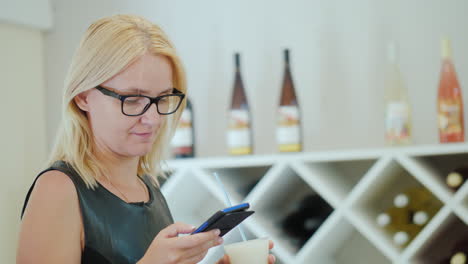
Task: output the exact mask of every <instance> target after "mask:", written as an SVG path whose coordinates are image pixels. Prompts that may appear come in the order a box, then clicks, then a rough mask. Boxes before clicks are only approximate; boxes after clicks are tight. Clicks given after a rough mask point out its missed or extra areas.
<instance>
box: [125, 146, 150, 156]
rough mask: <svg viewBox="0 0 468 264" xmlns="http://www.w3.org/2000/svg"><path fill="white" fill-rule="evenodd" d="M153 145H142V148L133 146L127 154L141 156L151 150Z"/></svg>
mask: <svg viewBox="0 0 468 264" xmlns="http://www.w3.org/2000/svg"><path fill="white" fill-rule="evenodd" d="M151 149H152V148H151V146H144V147H143V146H142V147H140V148H135V147H134V148H132V149H129V150H127V155H128V156H131V157H141V156H144V155H146V154H148V153H150V152H151Z"/></svg>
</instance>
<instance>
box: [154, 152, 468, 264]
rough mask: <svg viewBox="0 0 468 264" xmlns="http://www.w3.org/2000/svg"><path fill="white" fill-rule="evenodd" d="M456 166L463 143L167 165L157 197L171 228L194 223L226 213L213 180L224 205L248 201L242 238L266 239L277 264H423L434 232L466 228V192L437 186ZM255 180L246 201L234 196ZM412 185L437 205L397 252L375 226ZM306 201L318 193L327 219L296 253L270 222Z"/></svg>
mask: <svg viewBox="0 0 468 264" xmlns="http://www.w3.org/2000/svg"><path fill="white" fill-rule="evenodd" d="M459 165H468V144H445V145H434V146H420V147H418V146H415V147H395V148H384V149H367V150H345V151H325V152H307V153H306V152H304V153H291V154H276V155H265V156H256V155H252V156H243V157H219V158H203V159H187V160H173V161H169V162H168V167H169V169H170V170H171V171H172V174H171V176H170V177H169V178H168V180H167V181H166V182H165V183H164V185H163V187H162V191H163V193H164V195H165V197H166V199H167V201H168V204H169V207H170V209H171V211H172V214H173V216H174V219H175V220H176V221H181V222H185V223H188V224H192V225H199V224H201V223H202V222H203V221H204V220H206V219H207V217H209V216H210V215H211V214H213V213H214V212H216V211H217V210H219V209H222V208H224V207H226V205H225V203H224V196H223V193H222V191H221V190H220V189H219V188H218V185H217V182H216V180H215V179H214V176H213V172H217V173H218V174H219V175H220V177H221V179H222V180H223V183H224V185H225V187H226V188H227V190H228V192H229V193H230V195H231V198H232V203H233V204H237V203H241V202H244V201H245V202H249V203H250V204H251V208H252V209H253V210H255V211H256V213H255V214H254V215H253V216H252V217H250V218H248V219H247V220H246V221H245V222H244V224H243V226H244V229H245V230H246V233H247V237H248V238H256V237H268V238H270V239H272V240H273V241H274V242H275V248H274V249H273V251H272V253H273V254H275V256H276V257H277V260H278V261H277V263H285V264H294V263H297V264H300V263H321V264H329V263H340V264H341V263H343V264H344V263H347V264H349V263H379V264H381V263H432V262H431V261H432V259H433V258H431V254H434V252H435V251H437V250H435V249H437V248H438V247H439V246H438V245H437V240H438V239H440V238H441V237H443V236H444V232H451V231H450V230H451V227H452V226H454V225H455V226H459V227H462V228H464V229H466V228H468V184H465V185H463V186H462V187H461V188H460V189H459V190H458V191H457V192H453V191H452V190H450V189H449V188H448V187H447V186H446V184H445V175H446V174H447V173H448V172H449V170H450V169H453V168H454V167H457V166H459ZM255 181H258V183H257V184H256V185H255V187H254V188H253V189H252V190H251V191H250V192H249V193H243V192H242V190H243V189H245V188H246V186H247V185H249V184H252V183H253V182H255ZM415 185H416V186H424V187H426V188H427V189H429V190H430V191H431V192H432V193H433V195H434V196H435V197H436V198H437V199H438V200H440V201H441V202H442V203H443V206H442V208H441V209H440V210H439V212H438V213H437V214H436V215H435V216H434V217H433V218H432V219H431V221H430V222H429V223H428V224H427V225H426V226H425V227H424V229H423V230H422V231H421V232H420V233H419V234H418V235H417V236H416V237H415V238H414V239H413V240H412V241H411V243H410V244H409V245H408V246H406V247H405V248H399V247H397V246H395V245H394V244H393V243H392V241H391V238H390V237H389V235H387V233H385V232H384V231H383V230H382V229H381V228H379V227H378V226H377V224H376V221H375V219H376V216H377V215H378V214H379V213H381V212H382V211H384V209H385V208H388V207H389V206H390V204H391V201H392V199H393V197H394V196H395V195H396V194H397V193H398V192H400V191H403V190H404V189H405V188H406V187H409V186H415ZM308 193H317V194H319V195H320V196H321V197H322V198H323V199H324V200H325V201H326V202H327V203H328V204H329V205H331V206H332V207H333V208H334V212H333V213H332V214H331V215H330V216H329V217H328V218H327V219H326V220H325V222H324V223H323V224H322V225H321V226H320V228H319V229H318V230H317V231H316V232H315V233H314V235H313V236H312V237H311V238H310V239H309V240H308V241H307V242H306V243H305V244H304V246H302V247H301V248H296V247H295V246H294V245H293V244H292V243H290V240H289V239H288V237H287V236H286V235H285V234H284V233H283V232H282V230H281V228H280V227H279V226H278V225H277V223H278V221H279V220H280V219H282V218H283V217H284V216H285V215H286V214H287V212H288V210H290V207H291V206H293V205H295V204H296V203H297V202H298V201H299V200H298V199H300V197H302V196H303V195H305V194H308ZM240 240H241V237H240V235H239V232H238V231H237V230H233V231H231V232H230V233H229V234H228V235H226V236H225V243H231V242H237V241H240ZM441 241H442V240H441ZM441 246H443V245H441ZM223 253H224V252H223V249H222V246H218V247H216V248H212V249H210V251H209V253H208V255H207V256H206V258H205V259H204V260H203V261H202V262H201V263H215V262H216V260H217V259H219V258H220V257H221V256H222V254H223Z"/></svg>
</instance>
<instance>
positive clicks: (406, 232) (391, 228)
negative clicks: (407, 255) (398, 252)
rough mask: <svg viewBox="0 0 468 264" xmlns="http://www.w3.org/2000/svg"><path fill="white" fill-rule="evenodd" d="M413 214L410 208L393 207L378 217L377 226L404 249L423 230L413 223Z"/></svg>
mask: <svg viewBox="0 0 468 264" xmlns="http://www.w3.org/2000/svg"><path fill="white" fill-rule="evenodd" d="M412 214H413V213H412V211H410V210H408V208H399V207H391V208H389V209H387V210H386V211H385V212H384V213H381V214H379V215H378V216H377V219H376V220H377V225H378V226H380V227H382V228H383V229H384V230H385V231H386V232H387V233H389V234H390V235H391V236H392V240H393V243H394V244H395V245H397V246H399V247H404V246H406V245H408V243H409V242H410V241H411V240H412V239H413V238H414V237H415V236H416V235H417V234H418V233H419V232H420V231H421V229H422V227H421V226H419V225H416V224H414V223H413V222H412Z"/></svg>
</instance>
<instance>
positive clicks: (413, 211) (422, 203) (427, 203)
mask: <svg viewBox="0 0 468 264" xmlns="http://www.w3.org/2000/svg"><path fill="white" fill-rule="evenodd" d="M394 205H395V206H396V207H398V208H406V209H407V210H408V211H409V212H410V222H411V223H412V224H415V225H417V226H420V227H423V226H425V225H426V224H427V223H428V222H429V221H430V219H431V218H432V217H433V216H434V215H435V214H437V212H438V211H439V209H440V207H441V203H440V202H439V201H438V200H437V199H436V198H435V197H434V196H433V195H432V194H431V192H430V191H429V190H427V189H426V188H424V187H412V188H409V189H407V190H405V191H404V192H403V193H400V194H398V195H397V196H396V197H395V199H394Z"/></svg>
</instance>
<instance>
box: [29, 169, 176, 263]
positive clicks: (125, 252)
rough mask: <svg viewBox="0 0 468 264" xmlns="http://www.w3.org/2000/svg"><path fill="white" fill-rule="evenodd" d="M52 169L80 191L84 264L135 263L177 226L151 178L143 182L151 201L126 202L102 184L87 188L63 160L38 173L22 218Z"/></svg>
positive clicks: (82, 257) (82, 261) (82, 258)
mask: <svg viewBox="0 0 468 264" xmlns="http://www.w3.org/2000/svg"><path fill="white" fill-rule="evenodd" d="M50 170H58V171H61V172H63V173H64V174H66V175H67V176H68V177H70V179H71V180H72V181H73V183H74V185H75V188H76V190H77V194H78V200H79V203H80V210H81V215H82V217H83V225H84V234H85V248H84V250H83V252H82V256H81V263H82V264H110V263H112V264H114V263H119V264H120V263H122V264H128V263H132V264H134V263H136V262H137V261H138V260H140V259H141V258H142V257H143V255H144V254H145V252H146V250H147V249H148V247H149V245H150V244H151V242H152V241H153V239H154V238H155V236H156V235H157V234H158V233H159V231H161V230H162V229H164V228H165V227H167V226H168V225H170V224H172V223H174V220H173V218H172V215H171V213H170V211H169V208H168V206H167V203H166V199H165V198H164V196H163V195H162V193H161V191H160V189H159V188H158V187H156V186H155V185H154V184H152V183H151V180H150V179H149V178H148V176H145V177H143V182H144V183H145V185H146V187H147V188H148V193H149V195H150V198H149V201H148V202H139V203H126V202H125V201H123V200H122V199H120V198H119V197H117V196H116V195H114V194H113V193H111V192H110V191H109V190H107V189H106V188H104V186H102V185H101V184H99V183H98V187H96V188H95V189H94V190H92V189H89V188H87V187H86V185H85V183H84V181H83V180H82V179H81V177H80V176H79V175H78V174H77V172H76V171H75V170H74V169H73V168H72V166H70V165H69V164H68V163H66V162H64V161H57V162H55V163H54V164H53V165H52V166H51V167H50V168H48V169H46V170H44V171H42V172H41V173H39V175H38V176H37V177H36V179H35V180H34V183H33V184H32V186H31V188H30V189H29V192H28V194H27V196H26V200H25V202H24V206H23V211H22V213H21V217H22V216H23V214H24V210H25V209H26V206H27V204H28V200H29V196H30V195H31V192H32V190H33V188H34V185H35V183H36V181H37V179H38V178H39V177H40V176H41V175H42V174H44V173H45V172H47V171H50Z"/></svg>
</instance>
